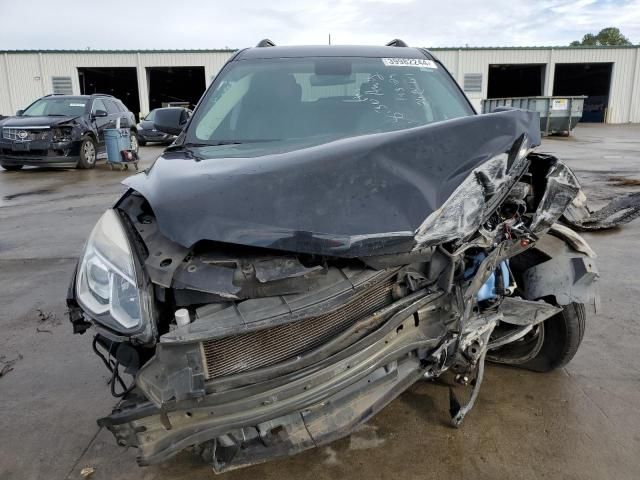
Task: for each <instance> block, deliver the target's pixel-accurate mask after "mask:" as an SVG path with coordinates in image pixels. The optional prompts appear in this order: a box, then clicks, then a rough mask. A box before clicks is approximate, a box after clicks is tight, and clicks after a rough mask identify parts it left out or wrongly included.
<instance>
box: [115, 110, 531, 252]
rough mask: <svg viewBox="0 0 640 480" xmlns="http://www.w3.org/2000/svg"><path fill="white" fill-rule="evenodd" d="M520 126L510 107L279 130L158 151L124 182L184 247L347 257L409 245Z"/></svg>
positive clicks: (524, 127)
mask: <svg viewBox="0 0 640 480" xmlns="http://www.w3.org/2000/svg"><path fill="white" fill-rule="evenodd" d="M522 134H526V135H527V136H528V137H529V139H530V142H531V144H532V145H534V146H535V145H539V144H540V132H539V120H538V115H537V114H536V113H533V112H525V111H522V110H511V111H506V112H500V113H494V114H487V115H476V116H471V117H464V118H458V119H454V120H449V121H445V122H439V123H433V124H430V125H426V126H422V127H417V128H412V129H408V130H401V131H396V132H389V133H380V134H373V135H365V136H360V137H351V138H346V139H341V140H337V141H332V142H329V143H324V144H321V145H312V146H309V145H300V144H298V145H296V144H289V145H283V144H282V142H277V143H276V142H273V143H262V144H259V145H258V144H249V145H229V146H218V147H203V148H193V149H190V150H174V151H169V152H165V153H164V154H163V156H161V157H160V158H159V159H158V160H157V161H156V162H155V163H154V165H153V167H152V168H151V169H150V170H148V171H147V172H143V173H141V174H138V175H135V176H133V177H130V178H128V179H126V180H125V181H124V184H125V185H127V186H129V187H131V188H132V189H134V190H136V191H138V192H140V193H141V194H142V195H143V196H144V197H145V198H146V199H147V200H148V202H149V203H150V205H151V208H152V209H153V211H154V213H155V215H156V218H157V222H158V225H159V228H160V231H161V232H162V233H163V234H164V235H165V236H166V237H168V238H169V239H171V240H173V241H174V242H177V243H179V244H181V245H183V246H185V247H191V246H192V245H193V244H195V243H196V242H198V241H200V240H213V241H219V242H227V243H234V244H240V245H247V246H254V247H269V248H274V249H280V250H287V251H291V252H299V253H315V254H323V255H336V256H344V257H357V256H369V255H378V254H383V253H398V252H406V251H409V250H411V248H412V247H413V246H414V245H415V239H414V234H415V232H416V229H418V227H420V225H421V224H422V223H423V222H424V220H425V219H426V218H427V217H428V216H429V215H430V214H431V213H432V212H434V211H436V210H437V209H438V208H440V207H441V206H442V205H443V204H444V202H445V201H446V200H447V198H448V197H449V196H450V195H451V193H452V192H453V191H454V190H455V189H456V188H457V187H458V186H459V185H460V184H461V183H462V182H463V181H464V180H465V178H466V177H467V176H468V175H469V174H470V173H471V171H472V170H473V169H475V168H476V167H478V166H480V165H482V164H483V163H485V162H486V161H488V160H490V159H491V158H493V157H495V156H496V155H499V154H502V153H505V152H507V151H508V150H510V149H511V147H512V146H513V144H514V142H515V141H516V140H517V139H518V138H520V136H521V135H522Z"/></svg>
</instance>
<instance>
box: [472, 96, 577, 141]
mask: <svg viewBox="0 0 640 480" xmlns="http://www.w3.org/2000/svg"><path fill="white" fill-rule="evenodd" d="M585 98H587V97H586V96H576V97H510V98H490V99H487V100H483V101H482V113H491V112H493V111H494V110H495V109H496V108H498V107H512V108H521V109H523V110H531V111H533V112H538V113H539V114H540V132H541V133H542V135H552V134H563V135H569V134H570V133H571V130H573V129H574V127H575V126H576V125H577V124H578V122H579V121H580V119H581V118H582V109H583V107H584V99H585Z"/></svg>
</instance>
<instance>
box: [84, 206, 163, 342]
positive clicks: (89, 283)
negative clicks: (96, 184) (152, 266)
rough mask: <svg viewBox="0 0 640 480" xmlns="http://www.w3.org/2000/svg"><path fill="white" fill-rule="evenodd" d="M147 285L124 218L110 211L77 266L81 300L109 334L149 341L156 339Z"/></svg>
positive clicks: (99, 224)
mask: <svg viewBox="0 0 640 480" xmlns="http://www.w3.org/2000/svg"><path fill="white" fill-rule="evenodd" d="M148 285H149V282H148V280H147V279H146V278H145V275H144V271H143V269H142V265H141V264H139V262H137V260H136V257H135V255H134V251H133V248H132V245H131V242H130V241H129V239H128V237H127V234H126V232H125V227H124V225H123V221H122V219H121V218H120V217H119V215H118V213H117V212H116V211H115V210H113V209H111V210H107V211H106V212H105V213H104V215H103V216H102V218H100V220H99V221H98V223H97V224H96V226H95V227H94V228H93V231H92V232H91V235H90V237H89V240H88V241H87V245H86V247H85V250H84V253H83V255H82V259H81V261H80V263H79V265H78V271H77V277H76V298H77V301H78V303H79V304H80V306H81V307H82V308H83V310H84V311H85V313H87V314H88V315H89V316H90V317H91V318H92V319H93V320H94V321H95V322H97V323H98V324H99V325H100V326H103V327H105V328H106V329H107V331H106V334H107V336H111V337H113V336H114V335H113V333H115V335H116V336H121V335H125V336H127V337H133V338H136V339H138V340H140V341H141V342H145V343H146V342H148V341H150V340H151V341H153V340H152V339H153V338H154V335H153V331H152V330H153V328H154V327H153V325H154V323H153V322H152V321H151V318H152V307H151V305H152V300H151V298H152V297H151V292H150V290H149V287H148ZM109 332H111V333H112V334H111V335H109Z"/></svg>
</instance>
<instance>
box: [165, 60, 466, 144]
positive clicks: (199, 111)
mask: <svg viewBox="0 0 640 480" xmlns="http://www.w3.org/2000/svg"><path fill="white" fill-rule="evenodd" d="M418 51H419V52H420V54H421V55H423V56H424V58H425V59H427V60H432V61H433V62H434V63H435V64H437V67H438V68H439V69H442V71H443V72H444V75H445V76H446V77H447V79H448V80H449V81H450V83H451V87H452V88H453V89H454V90H456V94H459V97H460V100H461V101H462V102H463V103H464V105H465V107H468V110H469V112H468V113H469V116H475V115H478V112H477V111H476V109H475V107H474V106H473V104H472V103H471V100H469V97H467V95H466V94H465V92H464V90H463V89H462V87H461V86H460V84H459V83H458V82H457V81H456V79H455V77H454V76H453V75H452V74H451V72H449V70H448V69H447V68H446V67H445V66H444V64H443V63H442V62H441V61H440V60H438V59H437V58H436V57H434V56H432V55H431V54H430V53H429V52H427V51H426V50H424V49H418ZM239 53H240V52H239ZM309 58H325V59H326V58H336V59H349V58H352V59H358V58H380V59H382V57H377V56H367V55H349V56H345V55H335V56H332V57H316V56H314V55H310V56H306V57H277V58H276V59H277V60H287V59H291V60H296V59H309ZM264 60H268V59H244V58H241V57H240V58H238V55H236V56H234V57H232V58H231V59H229V60H228V61H227V63H226V64H225V65H224V66H223V67H222V68H221V69H220V71H219V72H218V73H217V75H216V76H215V77H214V78H213V81H212V82H211V84H210V85H209V87H208V88H207V90H206V91H205V93H204V95H203V96H202V97H201V98H200V100H199V101H198V104H197V105H196V107H195V108H194V109H193V112H192V115H191V116H190V118H189V121H188V122H187V124H186V125H185V127H184V129H183V134H182V135H180V138H179V139H178V141H177V142H176V143H175V144H174V145H202V144H203V140H202V139H200V138H199V137H198V136H197V135H196V133H195V130H196V128H197V125H198V123H199V122H200V120H202V118H201V117H204V115H206V113H207V111H204V108H205V107H206V106H207V105H208V104H209V100H210V97H211V96H213V94H214V92H215V91H216V89H217V88H218V86H219V85H220V83H222V81H224V79H225V77H226V75H227V74H228V72H229V71H230V70H231V69H232V68H233V67H234V65H235V64H239V63H243V62H247V63H249V62H250V63H253V62H256V63H258V62H259V61H264ZM343 138H344V137H343ZM204 143H206V142H204ZM216 144H219V142H217V141H211V143H209V144H207V145H210V146H215V145H216Z"/></svg>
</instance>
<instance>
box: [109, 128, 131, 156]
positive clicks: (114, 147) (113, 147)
mask: <svg viewBox="0 0 640 480" xmlns="http://www.w3.org/2000/svg"><path fill="white" fill-rule="evenodd" d="M104 143H105V146H106V147H107V161H109V162H111V163H122V155H120V152H121V151H122V150H129V149H130V148H131V137H130V133H129V130H127V129H126V128H120V129H118V128H108V129H106V130H105V131H104Z"/></svg>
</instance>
